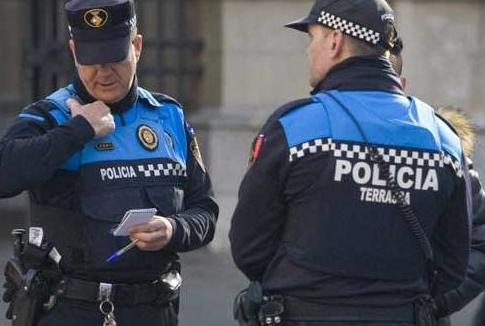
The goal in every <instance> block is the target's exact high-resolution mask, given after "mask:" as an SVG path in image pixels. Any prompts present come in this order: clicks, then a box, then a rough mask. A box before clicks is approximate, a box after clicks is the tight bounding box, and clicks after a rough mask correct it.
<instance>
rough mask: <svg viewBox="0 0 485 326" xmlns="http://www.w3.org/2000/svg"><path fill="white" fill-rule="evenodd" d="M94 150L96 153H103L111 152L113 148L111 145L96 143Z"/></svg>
mask: <svg viewBox="0 0 485 326" xmlns="http://www.w3.org/2000/svg"><path fill="white" fill-rule="evenodd" d="M95 148H96V150H97V151H100V152H105V151H112V150H113V149H114V148H115V146H114V145H113V143H97V144H96V145H95Z"/></svg>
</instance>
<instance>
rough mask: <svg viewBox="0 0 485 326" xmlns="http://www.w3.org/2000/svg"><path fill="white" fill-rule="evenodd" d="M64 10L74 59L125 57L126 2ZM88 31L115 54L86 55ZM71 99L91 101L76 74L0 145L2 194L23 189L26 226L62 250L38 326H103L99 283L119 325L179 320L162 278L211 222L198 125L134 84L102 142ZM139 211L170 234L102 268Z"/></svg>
mask: <svg viewBox="0 0 485 326" xmlns="http://www.w3.org/2000/svg"><path fill="white" fill-rule="evenodd" d="M102 4H104V5H102ZM79 6H82V7H79ZM86 6H88V7H86ZM93 8H94V9H93ZM66 9H67V13H68V19H69V22H70V27H71V34H73V38H74V39H75V40H76V51H80V52H76V57H77V59H78V61H79V62H81V61H82V63H83V64H91V63H92V60H94V61H93V62H99V60H100V58H99V57H96V56H99V55H100V54H101V55H102V56H103V58H102V59H103V60H106V62H112V61H116V60H118V61H119V60H121V59H123V58H125V57H126V55H127V53H128V52H127V51H128V47H129V45H126V42H128V44H129V43H130V41H129V32H130V30H131V28H132V27H133V24H134V21H135V20H136V18H135V14H134V4H133V1H131V0H130V1H122V0H121V1H71V2H69V3H67V4H66ZM88 23H89V24H88ZM88 25H89V26H88ZM91 25H92V26H91ZM96 25H99V26H96ZM90 26H91V27H90ZM101 27H102V28H105V30H104V32H101V33H100V32H98V31H96V33H97V34H90V33H91V32H92V31H91V30H90V28H92V29H95V28H101ZM93 35H94V36H96V39H95V41H96V42H98V41H101V42H99V44H98V45H99V46H100V48H99V49H98V50H99V51H102V50H103V49H102V47H103V46H105V45H103V44H104V43H108V44H109V45H110V46H113V47H114V49H115V50H114V52H115V53H114V54H113V53H111V52H110V53H107V52H106V51H105V52H90V51H88V49H89V48H90V49H92V46H93V44H88V45H89V47H87V48H86V47H85V46H86V44H84V43H83V42H89V41H91V40H92V38H93V37H94V36H93ZM113 38H118V39H117V41H116V40H115V41H113ZM120 53H121V54H120ZM120 58H121V59H120ZM69 98H75V99H77V100H78V101H79V102H81V103H82V104H87V103H91V102H93V101H95V99H94V98H92V97H91V95H90V94H89V92H88V91H87V90H86V88H85V87H84V85H83V83H82V81H81V80H80V78H79V77H77V76H76V77H75V78H74V82H73V83H72V84H70V85H68V86H67V87H64V88H61V89H59V90H57V91H56V92H54V93H53V94H51V95H49V96H47V97H46V98H45V99H43V100H41V101H39V102H36V103H34V104H32V105H29V106H28V107H27V108H25V109H24V110H23V111H22V112H21V113H20V114H19V116H18V118H17V119H16V121H15V122H14V124H13V126H11V127H10V129H9V130H8V131H7V134H6V135H5V136H4V138H3V139H2V141H1V143H0V166H1V172H0V196H1V197H9V196H13V195H16V194H18V193H19V192H21V191H23V190H29V191H30V195H31V199H32V212H31V214H32V225H35V226H41V227H43V228H44V232H45V237H46V238H47V239H48V241H49V242H51V243H52V244H53V245H55V247H56V248H57V250H58V251H59V253H60V254H61V255H62V259H61V262H60V268H61V270H62V273H63V275H62V280H61V282H60V283H59V284H58V285H57V286H55V287H54V288H53V289H52V291H53V293H52V294H55V296H56V299H57V303H56V305H55V306H54V308H53V309H52V310H50V311H49V312H47V313H46V314H45V315H44V316H43V317H42V319H41V320H40V322H39V325H101V324H102V323H103V315H102V314H101V313H100V312H99V308H98V305H99V301H98V300H99V293H98V289H99V287H100V282H103V283H109V284H113V286H112V297H111V300H112V301H113V304H114V306H115V315H116V321H117V322H118V323H119V324H120V325H134V324H136V323H138V324H141V325H170V326H172V325H176V324H177V311H178V295H177V290H174V291H173V292H171V293H168V291H167V293H166V292H164V291H165V290H166V289H162V286H159V285H160V284H161V283H163V282H165V279H162V278H161V277H162V276H163V275H172V272H175V273H176V272H178V271H179V265H178V261H179V257H178V255H177V253H178V252H185V251H190V250H194V249H196V248H199V247H201V246H204V245H206V244H207V243H208V242H210V241H211V240H212V238H213V236H214V229H215V224H216V219H217V216H218V206H217V204H216V203H215V201H214V198H213V193H212V189H211V183H210V179H209V176H208V174H207V171H206V169H205V167H204V164H203V162H202V159H201V156H200V152H199V148H198V145H197V141H196V138H195V135H194V130H193V128H192V127H190V126H189V125H188V124H187V122H186V120H185V117H184V113H183V110H182V108H181V105H180V104H179V103H178V102H177V101H175V100H174V99H172V98H170V97H169V96H166V95H163V94H158V93H153V92H150V91H148V90H145V89H144V88H142V87H139V86H138V83H137V81H136V77H135V80H134V81H133V85H132V87H131V89H130V91H129V93H128V94H127V95H126V96H125V98H124V99H122V100H121V101H119V102H117V103H113V104H109V107H110V108H111V112H112V114H113V115H114V119H115V124H116V128H115V130H114V132H112V133H111V134H109V135H107V136H104V137H102V138H94V130H93V129H92V127H91V126H90V125H89V123H88V122H87V120H86V119H85V118H84V117H82V116H76V117H74V118H73V117H72V116H71V113H70V110H69V108H68V107H67V105H66V100H67V99H69ZM134 208H137V209H141V208H156V211H157V214H158V215H161V216H165V217H170V221H171V223H172V224H173V229H174V232H173V237H172V239H171V241H170V242H169V243H168V245H167V246H166V247H165V248H163V249H162V250H160V251H156V252H149V251H140V250H138V249H136V248H134V249H132V250H130V251H128V252H127V253H125V254H124V255H123V256H122V257H120V259H119V260H118V261H117V262H114V263H111V264H110V263H107V262H106V259H107V258H108V257H109V256H110V255H111V254H113V252H115V251H116V250H118V249H120V248H122V247H123V246H125V245H127V244H128V243H129V239H128V237H114V236H113V235H111V230H112V228H113V227H114V226H115V225H117V224H118V223H119V222H120V220H121V218H122V217H123V214H124V213H125V212H126V211H127V210H129V209H134Z"/></svg>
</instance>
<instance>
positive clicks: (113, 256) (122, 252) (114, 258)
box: [106, 239, 139, 263]
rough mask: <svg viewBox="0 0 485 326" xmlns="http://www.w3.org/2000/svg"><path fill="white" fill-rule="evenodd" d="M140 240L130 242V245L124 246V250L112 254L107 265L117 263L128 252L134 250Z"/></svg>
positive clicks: (107, 260)
mask: <svg viewBox="0 0 485 326" xmlns="http://www.w3.org/2000/svg"><path fill="white" fill-rule="evenodd" d="M138 240H139V239H136V240H133V241H132V242H130V243H129V244H127V245H126V246H124V247H123V248H121V249H120V250H118V251H117V252H115V253H114V254H112V255H111V256H109V258H108V259H106V262H107V263H113V262H115V261H116V260H117V259H118V258H119V257H120V256H121V255H123V254H124V253H125V252H127V251H128V250H130V249H131V248H133V247H134V246H135V245H136V243H137V242H138Z"/></svg>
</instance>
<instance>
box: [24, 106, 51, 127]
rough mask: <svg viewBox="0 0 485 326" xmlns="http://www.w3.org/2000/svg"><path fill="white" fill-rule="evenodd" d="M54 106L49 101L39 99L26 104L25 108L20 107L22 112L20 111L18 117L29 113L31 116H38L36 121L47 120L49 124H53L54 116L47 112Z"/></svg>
mask: <svg viewBox="0 0 485 326" xmlns="http://www.w3.org/2000/svg"><path fill="white" fill-rule="evenodd" d="M55 108H56V106H55V105H54V104H52V103H51V102H49V101H46V100H40V101H37V102H34V103H31V104H29V105H27V106H26V107H25V108H23V109H22V113H20V115H19V117H23V116H27V115H30V116H31V117H33V118H35V116H37V117H39V118H38V119H36V120H38V121H41V119H44V120H47V121H48V122H49V124H55V120H54V118H53V117H52V116H51V115H50V114H49V112H50V111H51V110H54V109H55Z"/></svg>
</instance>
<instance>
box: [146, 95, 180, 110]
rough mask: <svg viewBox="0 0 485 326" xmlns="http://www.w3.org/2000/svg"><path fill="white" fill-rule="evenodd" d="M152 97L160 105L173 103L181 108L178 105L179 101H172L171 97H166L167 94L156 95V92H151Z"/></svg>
mask: <svg viewBox="0 0 485 326" xmlns="http://www.w3.org/2000/svg"><path fill="white" fill-rule="evenodd" d="M151 94H152V96H153V97H154V98H155V99H156V100H157V101H158V102H160V103H162V102H170V103H173V104H175V105H177V106H179V107H182V104H180V102H179V101H177V100H176V99H174V98H173V97H171V96H169V95H167V94H163V93H156V92H151Z"/></svg>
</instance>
